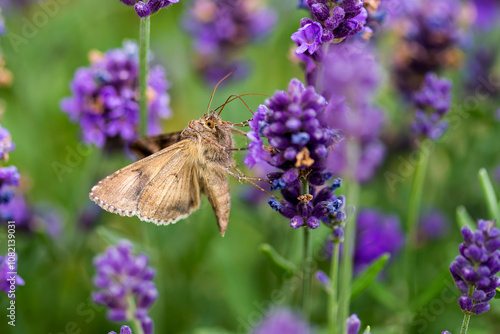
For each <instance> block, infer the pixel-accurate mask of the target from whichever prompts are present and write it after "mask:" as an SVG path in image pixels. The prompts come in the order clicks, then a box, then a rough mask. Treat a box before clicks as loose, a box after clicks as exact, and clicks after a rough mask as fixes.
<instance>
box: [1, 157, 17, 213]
mask: <svg viewBox="0 0 500 334" xmlns="http://www.w3.org/2000/svg"><path fill="white" fill-rule="evenodd" d="M19 178H20V175H19V172H18V171H17V168H16V167H14V166H9V167H0V208H2V214H0V216H3V215H4V213H3V212H4V209H5V205H7V204H8V203H9V201H10V200H11V199H12V197H14V192H13V187H17V186H18V185H19ZM0 218H1V217H0Z"/></svg>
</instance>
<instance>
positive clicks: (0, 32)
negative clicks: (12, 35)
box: [0, 8, 6, 36]
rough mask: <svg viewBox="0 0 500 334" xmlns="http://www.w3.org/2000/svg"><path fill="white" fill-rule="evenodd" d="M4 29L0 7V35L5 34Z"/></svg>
mask: <svg viewBox="0 0 500 334" xmlns="http://www.w3.org/2000/svg"><path fill="white" fill-rule="evenodd" d="M5 31H6V28H5V19H4V18H3V15H2V8H0V36H3V35H5Z"/></svg>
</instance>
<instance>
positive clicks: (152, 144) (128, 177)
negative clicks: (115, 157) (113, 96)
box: [89, 80, 268, 236]
mask: <svg viewBox="0 0 500 334" xmlns="http://www.w3.org/2000/svg"><path fill="white" fill-rule="evenodd" d="M221 81H222V80H221ZM219 83H220V82H219ZM217 85H218V84H217ZM215 88H217V86H216V87H215ZM214 92H215V89H214ZM213 94H214V93H212V98H213ZM245 95H246V94H245ZM234 96H236V97H237V98H240V99H241V96H243V95H232V96H231V97H234ZM231 97H230V98H231ZM212 98H211V99H210V101H211V100H212ZM228 101H229V98H228V100H227V101H226V103H227V102H228ZM229 102H230V101H229ZM223 106H225V104H224V105H223ZM223 106H221V107H222V108H223ZM221 107H219V108H221ZM208 109H210V104H209V108H208ZM217 109H218V108H217ZM217 109H215V110H212V111H208V110H207V112H206V113H205V115H203V117H200V118H199V119H198V120H192V121H190V122H189V124H188V126H187V127H186V128H185V129H184V130H183V131H181V132H176V133H171V134H164V135H159V136H153V137H146V138H142V139H140V140H138V141H137V142H135V143H133V144H132V146H131V150H132V151H133V152H135V153H136V155H137V156H138V157H139V158H142V159H141V160H138V161H136V162H134V163H132V164H131V165H128V166H126V167H124V168H122V169H120V170H118V171H117V172H115V173H113V174H111V175H109V176H107V177H106V178H104V179H103V180H101V181H99V183H97V184H96V185H95V186H94V187H93V188H92V189H91V191H90V195H89V197H90V199H91V200H92V201H94V202H95V203H97V204H98V205H99V206H100V207H101V208H103V209H104V210H106V211H109V212H111V213H116V214H119V215H121V216H128V217H132V216H137V217H139V219H141V220H143V221H147V222H153V223H155V224H157V225H168V224H172V223H175V222H177V221H178V220H179V219H182V218H186V217H187V216H189V215H190V214H191V213H192V212H193V211H194V210H196V209H198V207H199V205H200V194H204V195H206V196H207V197H208V201H209V202H210V204H211V206H212V208H213V211H214V213H215V217H216V219H217V224H218V227H219V232H220V233H221V235H222V236H224V234H225V232H226V229H227V226H228V223H229V212H230V209H231V195H230V190H229V182H228V180H227V176H226V175H228V174H229V175H232V176H234V177H236V178H237V179H238V180H240V181H242V180H245V181H247V182H250V183H252V184H253V185H255V186H257V187H258V188H260V189H262V188H261V187H259V186H258V185H256V184H255V183H253V182H252V180H258V181H266V182H268V181H267V180H263V179H259V178H248V177H246V176H245V175H244V174H243V173H242V172H241V171H240V170H239V169H238V168H237V167H236V165H235V161H234V158H233V152H234V151H235V150H238V149H235V148H234V140H233V137H232V133H233V132H237V133H241V134H245V132H243V131H241V130H239V129H236V128H235V126H246V124H245V122H243V123H238V124H236V123H231V122H226V121H223V120H222V119H221V117H220V112H219V113H217V112H216V111H217ZM221 111H222V109H221ZM245 135H246V134H245ZM232 170H234V171H236V173H234V172H233V171H232Z"/></svg>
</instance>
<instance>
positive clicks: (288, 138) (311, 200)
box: [245, 79, 345, 229]
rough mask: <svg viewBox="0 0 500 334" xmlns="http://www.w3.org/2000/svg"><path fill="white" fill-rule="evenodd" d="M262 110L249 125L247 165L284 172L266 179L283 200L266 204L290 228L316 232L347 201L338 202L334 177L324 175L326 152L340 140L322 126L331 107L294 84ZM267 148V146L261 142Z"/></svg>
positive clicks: (312, 92) (297, 81) (314, 92)
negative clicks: (305, 188) (304, 190)
mask: <svg viewBox="0 0 500 334" xmlns="http://www.w3.org/2000/svg"><path fill="white" fill-rule="evenodd" d="M266 105H267V107H266V106H260V107H259V109H258V110H257V112H256V113H255V114H254V119H253V120H252V121H251V122H250V126H251V130H252V131H250V132H249V134H248V137H249V138H250V139H251V140H252V143H251V144H250V145H249V149H250V153H249V155H248V156H247V158H246V159H245V163H246V164H248V165H251V166H253V165H255V164H256V163H258V162H267V163H268V164H269V165H271V166H274V167H276V168H279V169H281V170H282V171H276V172H274V173H270V174H268V176H267V177H268V179H269V181H271V184H272V185H271V190H281V193H282V195H283V198H284V201H282V202H278V201H277V200H276V199H275V198H271V199H269V201H268V203H269V205H270V206H271V208H273V209H274V210H276V211H278V212H280V213H281V214H282V215H283V216H285V217H286V218H288V219H290V222H289V225H290V226H291V227H292V228H294V229H298V228H300V227H302V226H304V227H308V228H311V229H316V228H318V227H319V225H320V220H321V219H323V218H325V217H327V216H328V215H329V214H332V215H333V214H334V213H336V212H337V211H338V210H339V208H340V207H341V206H342V204H343V203H344V202H345V199H341V198H340V197H339V198H337V197H336V196H335V194H334V191H335V190H336V189H337V188H338V187H339V186H340V180H336V182H335V183H334V185H332V186H327V187H323V188H322V189H320V190H319V189H317V188H316V187H318V186H323V185H325V183H326V181H328V180H330V179H331V178H332V176H333V174H332V173H331V172H328V171H327V170H326V167H325V166H326V164H325V161H326V156H327V154H328V148H329V147H330V146H332V144H333V143H334V142H335V140H336V134H335V133H334V132H333V131H332V130H330V129H329V128H327V127H326V126H325V125H324V124H323V123H322V122H321V118H320V116H321V114H322V113H323V112H324V110H325V108H326V105H327V102H326V100H325V98H324V97H323V96H321V95H320V94H318V93H316V90H315V89H314V87H312V86H309V87H305V86H304V84H302V82H300V81H299V80H297V79H292V80H291V81H290V84H289V85H288V90H287V91H286V92H285V91H277V92H276V93H275V94H274V96H272V97H271V98H269V99H268V100H266ZM261 137H264V138H265V139H267V141H268V143H269V146H266V147H263V139H262V138H261ZM300 178H302V179H303V180H305V181H307V182H308V183H309V184H310V185H311V186H310V188H309V193H308V194H304V193H302V185H301V180H300Z"/></svg>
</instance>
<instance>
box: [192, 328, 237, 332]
mask: <svg viewBox="0 0 500 334" xmlns="http://www.w3.org/2000/svg"><path fill="white" fill-rule="evenodd" d="M194 334H232V332H229V331H227V330H225V329H223V328H217V327H203V328H197V329H195V330H194Z"/></svg>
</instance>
